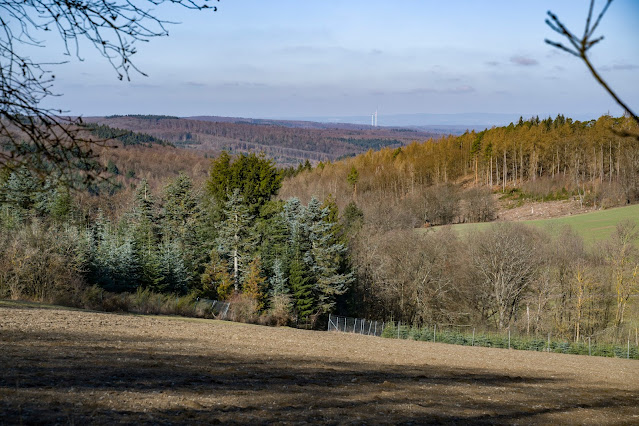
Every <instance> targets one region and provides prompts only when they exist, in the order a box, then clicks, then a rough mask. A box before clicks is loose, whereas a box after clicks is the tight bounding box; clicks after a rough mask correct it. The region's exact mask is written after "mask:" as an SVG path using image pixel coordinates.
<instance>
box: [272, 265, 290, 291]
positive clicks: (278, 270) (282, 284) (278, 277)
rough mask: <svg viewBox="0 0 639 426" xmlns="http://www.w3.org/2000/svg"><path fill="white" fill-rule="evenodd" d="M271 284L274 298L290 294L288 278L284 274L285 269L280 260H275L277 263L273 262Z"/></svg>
mask: <svg viewBox="0 0 639 426" xmlns="http://www.w3.org/2000/svg"><path fill="white" fill-rule="evenodd" d="M269 283H270V284H271V295H272V296H280V295H283V294H288V293H289V288H288V278H287V277H286V275H285V274H284V268H283V264H282V260H281V259H280V258H277V259H275V262H273V276H272V277H271V279H270V280H269Z"/></svg>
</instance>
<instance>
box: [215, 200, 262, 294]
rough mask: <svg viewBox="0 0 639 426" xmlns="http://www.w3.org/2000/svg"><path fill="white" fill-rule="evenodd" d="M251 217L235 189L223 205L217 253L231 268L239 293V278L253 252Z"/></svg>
mask: <svg viewBox="0 0 639 426" xmlns="http://www.w3.org/2000/svg"><path fill="white" fill-rule="evenodd" d="M252 225H253V216H252V215H251V214H250V213H249V209H248V207H247V206H246V205H245V204H244V199H243V198H242V196H241V195H240V191H239V189H235V191H233V194H232V195H231V196H230V197H229V199H228V201H227V202H226V203H225V204H224V220H223V221H222V222H221V223H220V224H219V227H218V232H219V236H218V241H217V243H218V251H219V252H220V254H223V255H225V256H226V257H227V258H228V259H229V260H230V262H231V264H232V268H233V284H234V288H235V291H236V292H239V291H240V277H241V275H242V273H243V271H244V268H245V266H246V263H247V261H248V259H250V258H251V253H252V251H253V250H254V247H253V245H254V242H255V235H254V233H253V229H252Z"/></svg>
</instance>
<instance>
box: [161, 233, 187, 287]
mask: <svg viewBox="0 0 639 426" xmlns="http://www.w3.org/2000/svg"><path fill="white" fill-rule="evenodd" d="M159 263H160V266H159V271H160V275H161V276H162V281H161V284H160V286H159V287H158V290H160V291H161V292H165V293H166V292H168V293H177V294H185V293H186V292H187V290H188V285H189V281H190V274H189V271H188V270H187V268H186V266H185V265H184V259H183V256H182V250H180V246H179V245H178V243H177V242H175V241H168V240H166V239H165V240H163V241H162V245H161V246H160V253H159Z"/></svg>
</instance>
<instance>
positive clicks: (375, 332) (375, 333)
mask: <svg viewBox="0 0 639 426" xmlns="http://www.w3.org/2000/svg"><path fill="white" fill-rule="evenodd" d="M373 334H374V335H375V336H377V321H375V331H374V332H373Z"/></svg>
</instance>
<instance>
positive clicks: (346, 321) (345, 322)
mask: <svg viewBox="0 0 639 426" xmlns="http://www.w3.org/2000/svg"><path fill="white" fill-rule="evenodd" d="M347 325H348V318H346V317H344V333H346V326H347Z"/></svg>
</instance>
